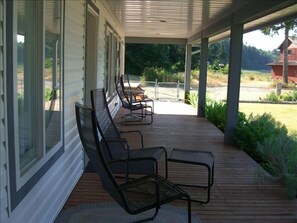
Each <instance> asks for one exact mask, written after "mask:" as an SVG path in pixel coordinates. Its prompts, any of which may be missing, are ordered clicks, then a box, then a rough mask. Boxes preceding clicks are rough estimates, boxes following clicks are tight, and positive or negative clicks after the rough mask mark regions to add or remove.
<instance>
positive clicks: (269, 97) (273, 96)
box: [264, 91, 280, 102]
mask: <svg viewBox="0 0 297 223" xmlns="http://www.w3.org/2000/svg"><path fill="white" fill-rule="evenodd" d="M264 100H266V101H272V102H277V101H279V100H280V97H279V96H278V95H277V94H276V93H275V92H274V91H272V92H270V93H269V94H267V95H266V96H265V98H264Z"/></svg>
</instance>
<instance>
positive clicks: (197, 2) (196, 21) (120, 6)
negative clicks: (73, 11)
mask: <svg viewBox="0 0 297 223" xmlns="http://www.w3.org/2000/svg"><path fill="white" fill-rule="evenodd" d="M102 2H103V4H104V5H105V6H106V7H107V8H109V9H110V10H111V12H112V13H113V15H114V16H115V17H116V18H117V19H118V21H119V23H120V25H121V27H122V28H123V30H124V32H125V36H126V40H127V41H128V42H129V39H130V42H131V40H133V42H137V41H139V42H149V41H152V42H154V41H156V40H157V39H159V40H162V39H163V40H165V41H170V40H171V41H172V40H175V41H177V42H178V41H180V42H196V41H199V39H200V38H201V36H203V37H213V39H219V38H223V37H227V36H228V34H229V33H228V30H230V25H231V21H234V23H242V24H245V26H244V28H245V29H246V30H255V29H258V28H261V27H263V26H264V25H268V24H272V23H274V22H279V21H284V20H286V19H288V18H296V17H297V1H296V0H102Z"/></svg>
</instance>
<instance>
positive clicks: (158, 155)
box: [91, 88, 167, 178]
mask: <svg viewBox="0 0 297 223" xmlns="http://www.w3.org/2000/svg"><path fill="white" fill-rule="evenodd" d="M91 102H92V107H93V109H94V110H95V113H96V120H97V125H98V129H99V132H100V134H101V136H102V139H103V141H104V144H103V145H102V146H103V147H105V149H106V151H107V152H106V154H107V156H106V157H107V158H108V160H115V159H121V158H125V159H127V158H129V159H135V158H136V159H137V158H142V160H141V161H140V162H137V160H135V162H133V163H131V164H130V165H129V172H128V173H126V172H125V171H124V170H126V168H125V167H123V166H121V165H119V164H118V165H115V166H116V167H115V166H114V167H112V170H113V171H114V172H115V173H126V174H136V173H137V174H148V173H158V160H159V163H161V161H160V160H163V162H162V164H163V165H164V168H165V174H164V175H165V177H166V178H167V151H166V149H165V148H164V147H162V146H159V147H145V148H144V147H143V136H142V134H141V132H140V131H120V130H119V128H118V127H117V126H116V125H115V123H114V121H113V119H112V116H111V114H110V110H109V108H108V103H107V100H106V94H105V90H104V89H103V88H100V89H94V90H92V91H91ZM123 134H137V136H139V138H140V142H141V148H138V149H130V147H129V144H128V142H127V140H126V139H125V138H123V137H122V135H123ZM145 159H146V160H145ZM123 171H124V172H123Z"/></svg>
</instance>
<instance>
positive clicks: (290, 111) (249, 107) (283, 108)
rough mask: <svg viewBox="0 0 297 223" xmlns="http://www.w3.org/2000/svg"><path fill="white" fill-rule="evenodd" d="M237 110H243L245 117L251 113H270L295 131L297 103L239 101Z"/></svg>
mask: <svg viewBox="0 0 297 223" xmlns="http://www.w3.org/2000/svg"><path fill="white" fill-rule="evenodd" d="M239 111H241V112H244V113H245V114H246V115H247V117H248V116H249V115H250V114H251V113H253V114H254V115H256V114H263V113H265V112H266V113H270V114H271V115H272V116H273V117H274V118H275V119H276V120H277V121H280V122H281V123H283V124H284V125H286V127H287V128H288V130H289V131H290V132H292V131H297V104H261V103H240V104H239Z"/></svg>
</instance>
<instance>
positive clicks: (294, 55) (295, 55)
mask: <svg viewBox="0 0 297 223" xmlns="http://www.w3.org/2000/svg"><path fill="white" fill-rule="evenodd" d="M288 50H290V51H291V53H290V54H288V61H297V47H296V46H295V45H293V44H292V45H291V46H289V47H288ZM279 60H280V61H284V51H283V50H282V51H281V53H280V58H279Z"/></svg>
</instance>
